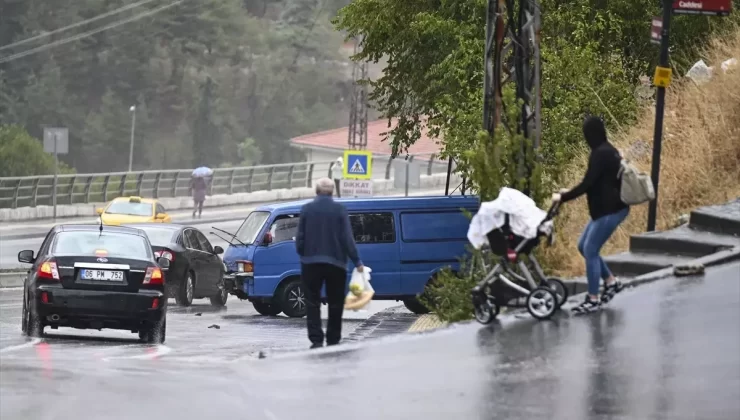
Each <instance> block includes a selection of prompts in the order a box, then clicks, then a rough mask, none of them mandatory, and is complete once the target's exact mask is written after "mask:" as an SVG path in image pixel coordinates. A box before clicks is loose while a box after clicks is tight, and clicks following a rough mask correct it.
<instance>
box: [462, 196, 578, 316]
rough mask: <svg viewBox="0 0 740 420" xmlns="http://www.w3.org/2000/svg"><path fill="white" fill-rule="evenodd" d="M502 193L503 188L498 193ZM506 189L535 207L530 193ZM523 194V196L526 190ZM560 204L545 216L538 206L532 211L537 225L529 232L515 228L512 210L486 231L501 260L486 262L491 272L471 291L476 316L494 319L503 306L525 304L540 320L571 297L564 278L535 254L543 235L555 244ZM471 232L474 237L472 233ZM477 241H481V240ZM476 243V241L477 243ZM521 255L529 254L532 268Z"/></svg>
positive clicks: (527, 204) (554, 206) (492, 250)
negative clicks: (491, 264)
mask: <svg viewBox="0 0 740 420" xmlns="http://www.w3.org/2000/svg"><path fill="white" fill-rule="evenodd" d="M513 191H516V190H513ZM503 193H504V191H503V190H502V194H501V195H499V197H501V196H502V195H503ZM506 193H507V194H508V195H509V198H514V199H515V201H524V204H525V205H526V206H530V202H531V206H534V207H535V208H536V206H535V205H534V202H533V201H531V199H530V198H529V197H526V196H524V197H526V200H524V199H523V198H521V197H517V196H518V195H519V194H521V193H520V192H518V191H516V192H515V193H512V192H511V191H507V192H506ZM521 195H522V196H523V194H521ZM526 206H525V207H526ZM559 207H560V203H554V204H553V206H552V207H551V208H550V210H549V211H548V212H547V213H546V215H545V216H544V218H543V217H542V216H541V214H542V213H544V212H543V211H542V210H540V209H538V208H536V211H534V212H532V213H533V214H531V215H530V217H528V220H527V221H528V222H529V223H530V224H533V225H534V229H532V230H531V231H529V232H527V235H526V236H522V235H521V234H517V232H514V229H512V224H511V218H512V214H511V212H506V213H504V214H503V223H499V226H498V227H496V228H494V229H491V230H490V231H488V232H487V233H486V235H485V236H486V241H487V242H488V246H489V247H490V252H491V253H492V254H493V255H495V256H496V259H497V260H498V261H497V264H496V265H495V266H494V267H493V268H492V269H490V270H488V269H487V267H486V264H485V262H484V269H485V271H488V273H487V274H486V276H485V277H484V278H483V280H481V281H480V282H479V283H478V284H476V286H475V287H474V288H473V290H472V291H471V292H472V299H473V306H474V308H475V319H476V320H477V321H478V322H480V323H481V324H488V323H490V322H492V321H493V320H494V319H495V318H496V316H497V315H498V314H499V311H500V309H501V307H502V306H507V307H521V306H526V308H527V310H528V311H529V313H530V314H531V315H532V316H533V317H535V318H537V319H540V320H543V319H548V318H550V317H551V316H552V315H553V314H554V313H555V311H556V310H558V309H560V307H561V306H562V304H563V303H565V301H566V300H567V299H568V290H567V289H566V288H565V284H564V283H563V282H562V280H560V279H558V278H554V277H547V276H546V275H545V273H544V271H543V270H542V267H541V266H540V264H539V262H538V261H537V258H535V256H534V255H533V254H534V250H535V248H536V247H537V245H539V243H540V241H541V239H542V238H544V237H547V238H548V242H549V243H550V244H552V241H553V236H552V234H553V231H552V219H553V218H554V217H555V216H556V215H557V212H558V210H559ZM529 211H531V209H529ZM538 212H541V213H538ZM533 220H539V222H533ZM519 222H521V220H519ZM520 225H521V223H520ZM516 230H517V231H518V233H521V232H522V229H521V228H519V229H516ZM468 236H469V237H471V235H470V234H469V235H468ZM471 242H472V240H471ZM478 242H479V245H480V241H478ZM474 245H476V244H475V243H474ZM522 255H524V256H526V257H527V258H526V260H528V261H529V265H531V267H532V268H533V270H530V267H529V266H528V264H527V262H526V261H525V260H524V259H523V258H520V257H521V256H522ZM516 268H518V270H519V273H517V272H515V269H516ZM522 298H524V304H523V305H522V304H521V303H520V301H521V300H522Z"/></svg>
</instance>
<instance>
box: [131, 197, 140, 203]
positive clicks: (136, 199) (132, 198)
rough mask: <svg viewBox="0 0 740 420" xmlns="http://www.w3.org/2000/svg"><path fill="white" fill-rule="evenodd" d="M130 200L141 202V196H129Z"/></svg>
mask: <svg viewBox="0 0 740 420" xmlns="http://www.w3.org/2000/svg"><path fill="white" fill-rule="evenodd" d="M128 201H129V203H141V197H136V196H133V197H129V199H128Z"/></svg>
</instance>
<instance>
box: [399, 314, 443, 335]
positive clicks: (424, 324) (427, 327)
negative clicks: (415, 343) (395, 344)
mask: <svg viewBox="0 0 740 420" xmlns="http://www.w3.org/2000/svg"><path fill="white" fill-rule="evenodd" d="M447 325H448V323H447V322H443V321H441V320H440V319H439V318H438V317H437V315H435V314H424V315H422V316H420V317H419V318H418V319H417V320H416V321H415V322H414V323H413V324H411V327H409V329H408V330H407V332H410V333H413V332H422V331H431V330H436V329H437V328H443V327H446V326H447Z"/></svg>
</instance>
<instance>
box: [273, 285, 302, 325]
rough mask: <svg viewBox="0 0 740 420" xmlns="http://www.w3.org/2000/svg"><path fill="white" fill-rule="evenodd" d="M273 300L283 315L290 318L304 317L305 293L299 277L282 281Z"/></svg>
mask: <svg viewBox="0 0 740 420" xmlns="http://www.w3.org/2000/svg"><path fill="white" fill-rule="evenodd" d="M275 298H276V300H277V302H278V306H280V308H281V309H282V310H283V313H284V314H285V315H287V316H289V317H291V318H302V317H304V316H306V293H305V290H304V289H303V283H302V282H301V279H300V277H295V278H293V279H292V280H290V279H289V280H286V281H284V282H283V284H281V285H280V287H279V288H278V290H277V292H276V293H275Z"/></svg>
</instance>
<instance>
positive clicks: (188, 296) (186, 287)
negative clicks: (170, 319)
mask: <svg viewBox="0 0 740 420" xmlns="http://www.w3.org/2000/svg"><path fill="white" fill-rule="evenodd" d="M194 291H195V280H194V279H193V273H192V272H190V271H188V274H187V275H186V276H185V279H184V280H183V281H182V283H181V284H180V290H179V291H178V292H177V296H175V301H176V302H177V304H178V305H180V306H190V305H192V304H193V294H194Z"/></svg>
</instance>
